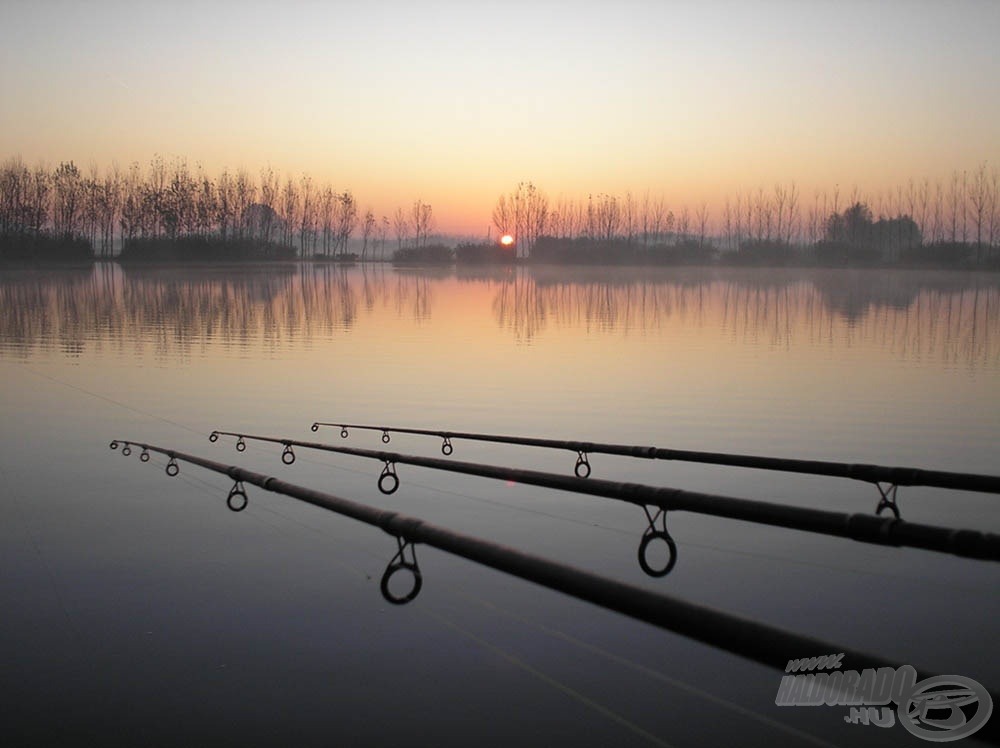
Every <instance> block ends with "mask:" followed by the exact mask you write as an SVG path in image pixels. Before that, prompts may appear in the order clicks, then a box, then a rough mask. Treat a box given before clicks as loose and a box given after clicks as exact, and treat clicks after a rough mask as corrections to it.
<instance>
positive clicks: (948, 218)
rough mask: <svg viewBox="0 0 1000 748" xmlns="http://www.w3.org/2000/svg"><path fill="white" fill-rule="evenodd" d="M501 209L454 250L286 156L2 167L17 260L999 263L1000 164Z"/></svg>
mask: <svg viewBox="0 0 1000 748" xmlns="http://www.w3.org/2000/svg"><path fill="white" fill-rule="evenodd" d="M842 203H843V205H842ZM876 216H877V217H876ZM492 222H493V226H494V227H495V228H496V229H497V231H498V237H504V236H508V235H509V236H510V237H512V239H513V244H512V245H510V246H509V247H507V246H501V245H500V244H499V243H498V242H496V241H493V240H491V239H486V240H484V241H482V242H473V243H464V244H459V245H458V246H454V247H453V246H451V245H449V244H447V243H444V242H440V241H437V240H436V237H434V236H433V234H432V231H433V228H434V214H433V209H432V207H431V206H430V205H429V204H427V203H424V202H422V201H421V200H419V199H418V200H416V201H414V202H413V204H412V205H411V206H410V207H408V208H405V209H404V208H402V207H400V208H397V209H396V210H395V212H394V213H393V215H392V216H391V217H389V216H381V217H376V215H375V214H374V212H373V211H372V210H368V209H366V210H363V209H361V208H360V207H359V203H358V201H357V199H356V198H355V197H354V195H353V194H352V193H351V191H350V190H345V191H338V190H334V189H333V188H332V187H331V186H330V185H328V184H327V185H320V184H317V183H315V182H313V180H312V178H311V177H309V176H308V175H302V176H300V177H298V178H293V177H291V176H286V177H281V176H280V175H279V174H277V173H276V172H274V171H273V170H272V169H270V168H266V169H263V170H262V171H261V172H260V174H259V176H258V177H256V178H255V177H253V176H251V175H250V174H249V173H248V172H247V171H246V170H243V169H241V170H238V171H236V172H229V171H228V170H224V171H223V172H222V173H221V174H219V175H218V176H215V177H211V176H209V175H208V174H206V173H205V171H204V170H203V169H202V168H201V167H200V166H199V167H195V168H193V169H192V168H190V167H189V166H188V164H187V162H186V161H185V160H184V159H180V158H178V159H174V160H172V161H167V160H164V159H163V158H160V157H156V158H154V159H153V160H152V161H151V162H150V163H149V164H148V166H147V167H145V168H143V167H141V166H140V165H139V164H132V165H131V166H130V167H129V168H127V169H125V170H122V169H120V168H118V167H117V166H112V167H111V168H110V169H109V170H106V171H104V172H103V173H102V172H100V171H99V170H98V169H97V167H96V166H95V167H91V168H90V169H89V170H88V171H87V172H86V173H83V172H81V171H80V169H79V168H78V167H77V166H76V165H75V164H74V163H73V162H68V163H60V164H59V166H58V167H57V168H55V169H49V168H46V167H43V166H38V167H35V168H29V167H27V166H26V165H25V164H24V163H23V162H22V161H21V159H19V158H11V159H8V160H7V161H6V162H5V163H3V164H2V165H0V259H2V260H17V261H31V260H45V259H57V260H85V261H86V260H90V259H92V258H93V257H95V256H97V257H101V258H111V257H115V258H118V259H120V260H121V261H124V262H141V261H150V262H164V261H185V262H186V261H196V260H220V259H222V260H243V259H246V260H268V259H282V260H287V259H292V258H300V259H324V260H355V259H357V260H361V261H368V260H385V259H389V258H388V257H387V255H388V254H390V253H391V259H392V260H393V261H394V262H397V263H402V264H406V263H448V262H458V263H505V262H513V261H515V260H522V261H534V262H552V263H588V264H638V263H651V264H711V263H716V262H718V263H725V264H744V265H754V264H768V265H784V264H793V265H794V264H821V265H895V264H922V265H944V266H965V267H996V266H998V264H1000V172H998V171H997V169H996V168H994V169H992V170H988V169H987V167H986V165H985V164H983V165H981V166H980V167H979V168H978V169H977V170H975V171H974V172H972V173H971V174H970V173H966V172H962V173H958V172H956V173H955V174H954V175H953V176H952V178H951V180H950V181H949V182H948V183H947V184H943V183H940V182H939V183H935V184H931V183H930V182H929V181H927V180H925V181H924V182H920V183H918V182H912V181H911V182H909V183H908V184H907V185H906V187H901V188H898V189H896V190H895V191H892V192H890V193H885V194H881V195H876V196H875V197H874V198H869V197H865V196H863V195H861V194H860V193H859V192H857V191H856V190H855V191H854V192H853V193H852V194H851V195H850V197H849V199H847V200H842V198H841V195H840V193H839V191H836V190H835V191H834V192H833V193H830V194H828V193H824V192H816V193H815V194H814V195H813V196H812V201H811V203H810V204H808V205H805V204H803V200H802V198H801V195H800V194H799V192H798V189H797V188H796V186H795V185H794V184H791V185H787V186H785V185H777V186H775V187H774V189H773V190H771V191H765V190H764V189H758V190H757V191H756V192H749V193H744V194H737V195H736V197H735V198H734V199H727V200H726V202H725V205H724V207H723V210H722V211H721V212H719V211H716V212H713V211H710V210H709V207H708V206H707V205H706V204H702V205H700V206H698V207H697V208H696V209H695V210H693V211H692V210H691V209H689V208H688V207H687V206H680V207H678V208H677V209H676V210H675V209H672V208H671V207H670V206H668V205H667V203H666V202H665V200H664V199H663V198H656V197H653V196H651V195H649V194H648V193H647V194H645V195H644V196H642V197H636V196H634V195H633V194H631V193H626V194H625V195H624V196H617V195H609V194H598V195H596V196H594V195H591V196H588V197H587V198H586V199H585V200H573V199H562V198H560V199H559V200H557V201H551V200H549V198H548V197H547V196H546V195H545V193H544V192H543V191H542V190H540V189H539V188H537V187H536V186H535V185H534V184H532V183H530V182H523V183H521V184H519V185H517V187H516V189H514V190H513V191H511V192H510V193H508V194H506V195H501V196H500V197H499V199H498V200H497V202H496V204H495V206H494V209H493V212H492ZM390 234H391V235H392V238H393V241H392V242H391V244H392V245H393V246H391V247H390V246H388V245H389V244H390V239H389V237H390ZM432 238H434V239H435V240H434V241H431V239H432Z"/></svg>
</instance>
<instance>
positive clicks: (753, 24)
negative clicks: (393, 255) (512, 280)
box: [0, 0, 1000, 234]
mask: <svg viewBox="0 0 1000 748" xmlns="http://www.w3.org/2000/svg"><path fill="white" fill-rule="evenodd" d="M997 28H1000V4H997V3H992V2H976V1H975V0H956V1H955V2H949V3H940V2H929V1H928V2H922V1H921V0H913V1H912V2H905V3H886V2H853V3H834V2H830V3H826V2H810V3H797V2H780V1H777V0H775V1H774V2H757V3H728V2H705V3H697V4H695V3H660V2H622V3H614V4H612V3H596V2H580V3H575V4H574V5H573V12H572V13H570V12H568V10H567V6H566V5H565V4H561V3H555V2H535V3H531V4H528V3H521V2H518V1H517V0H513V1H512V2H506V3H491V2H483V3H460V2H429V3H421V4H419V5H417V4H412V3H403V2H372V3H368V4H365V7H364V8H359V7H355V4H346V3H308V2H295V1H292V2H288V3H284V4H280V5H273V4H268V3H258V2H241V3H235V2H208V3H195V2H178V3H172V4H161V5H151V4H145V3H117V2H96V3H89V4H77V3H68V2H67V3H64V2H51V3H40V4H28V3H6V4H4V6H3V7H2V8H0V89H2V91H3V99H4V105H3V107H0V156H3V157H6V156H12V155H21V156H22V157H24V158H25V159H26V160H28V161H29V162H32V163H33V162H35V161H38V160H44V161H46V162H48V163H50V164H56V163H58V162H59V161H61V160H74V161H76V163H77V164H78V165H81V166H86V165H88V164H90V163H91V162H96V163H97V164H98V165H99V166H101V167H104V166H107V165H110V164H111V162H112V161H118V162H119V163H122V164H126V163H129V162H131V161H133V160H137V161H140V162H142V163H145V162H148V161H149V160H150V158H152V156H153V155H154V154H161V155H164V156H167V157H170V156H183V157H185V158H187V159H188V160H189V162H191V163H196V162H200V163H202V164H204V166H205V167H206V168H207V169H208V170H209V172H210V173H217V172H218V171H220V170H221V169H222V168H224V167H228V168H232V169H235V168H240V167H246V168H248V169H249V170H251V171H252V172H256V171H258V170H259V169H260V168H261V167H262V166H265V165H270V166H272V167H274V168H275V169H276V170H278V171H280V172H282V173H284V174H294V175H298V174H299V173H301V172H308V173H309V174H311V175H312V176H313V178H314V179H316V180H317V181H320V182H329V183H331V184H332V185H333V186H334V187H335V188H337V189H350V190H352V191H353V192H354V193H355V195H357V197H358V198H359V200H360V202H361V204H362V206H371V207H372V208H374V209H375V211H376V213H378V214H385V215H391V213H392V212H393V211H394V209H395V207H396V206H398V205H403V206H409V205H410V204H411V203H412V202H413V201H414V200H416V199H421V200H423V201H424V202H428V203H430V204H431V205H433V206H434V213H435V216H436V218H437V225H438V228H439V229H441V230H445V231H449V232H463V233H470V234H483V233H485V231H486V230H487V227H488V225H489V222H490V211H491V209H492V206H493V203H494V202H495V200H496V198H497V196H498V195H499V194H501V193H503V192H507V191H509V190H511V189H513V188H514V187H515V186H516V184H517V183H518V182H519V181H528V180H530V181H533V182H534V183H535V184H536V185H538V186H539V187H541V188H542V189H543V190H544V191H545V192H546V193H547V194H548V195H549V196H550V197H552V198H557V197H559V196H560V195H562V196H566V197H574V198H585V197H586V195H587V194H589V193H598V192H606V193H618V194H622V193H624V192H625V191H626V190H632V191H633V192H635V193H637V194H641V193H643V192H645V191H646V190H649V191H650V192H652V193H653V194H655V195H662V196H664V197H665V198H666V199H667V201H668V202H669V203H670V204H671V206H672V207H675V208H677V207H679V206H681V205H684V204H686V205H688V206H690V207H691V208H694V207H695V206H697V205H699V204H700V203H702V202H707V203H709V204H710V205H713V206H717V208H716V209H717V210H718V209H720V208H721V205H722V203H723V201H724V200H725V198H726V196H727V195H728V196H732V195H734V194H735V192H736V191H737V190H744V191H746V190H753V189H756V188H757V187H760V186H763V187H764V188H765V189H770V188H771V187H772V186H773V185H774V184H775V183H776V182H783V183H788V182H790V181H795V182H796V183H797V184H798V185H799V187H800V190H801V192H802V194H803V195H808V196H811V194H812V192H813V191H814V190H815V189H817V188H822V189H827V190H832V189H833V188H834V187H835V186H837V185H839V186H840V188H841V189H842V190H843V191H849V190H850V189H851V188H852V187H853V186H855V185H857V186H858V187H859V188H860V189H861V190H862V191H864V192H866V193H869V194H873V193H877V192H879V191H884V190H887V189H892V188H893V187H895V186H897V185H900V184H905V183H906V181H907V180H909V179H911V178H913V179H918V180H920V179H924V178H929V179H931V180H932V181H934V180H937V179H947V178H948V176H949V175H950V174H951V172H952V171H953V170H956V169H957V170H963V169H964V170H973V169H975V168H977V167H978V166H979V165H980V164H981V163H983V162H984V161H985V162H988V163H989V164H991V165H997V164H1000V138H997V137H996V125H995V123H996V122H998V121H1000V96H998V95H997V89H996V81H997V80H1000V56H998V55H996V54H995V40H994V39H993V38H991V35H995V31H996V29H997ZM888 29H891V33H888V31H887V30H888Z"/></svg>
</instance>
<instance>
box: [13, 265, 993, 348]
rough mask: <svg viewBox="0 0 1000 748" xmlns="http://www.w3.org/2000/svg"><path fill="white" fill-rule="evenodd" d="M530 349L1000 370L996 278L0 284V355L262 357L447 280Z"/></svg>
mask: <svg viewBox="0 0 1000 748" xmlns="http://www.w3.org/2000/svg"><path fill="white" fill-rule="evenodd" d="M456 284H457V285H458V286H462V287H467V286H470V285H471V286H472V287H474V289H481V294H479V295H480V296H481V297H482V298H483V299H484V303H487V302H488V303H489V305H490V313H491V314H492V318H493V320H494V321H495V322H496V324H497V325H498V326H499V327H500V329H501V330H504V331H506V332H508V333H509V334H510V335H513V336H514V337H515V339H516V340H518V341H520V342H523V343H526V344H532V343H536V342H539V341H540V340H542V338H543V336H545V335H548V334H556V332H557V331H558V330H560V329H564V328H573V329H577V330H582V331H584V332H586V333H588V334H595V335H629V334H644V333H647V332H651V331H663V330H665V329H666V328H668V327H671V328H674V327H677V328H684V329H686V330H694V331H697V332H699V333H701V332H705V333H711V332H713V331H715V334H718V333H719V332H721V333H722V334H724V335H725V337H726V338H728V339H729V340H730V341H734V342H745V343H752V344H755V345H766V346H770V347H789V346H792V345H794V344H805V345H812V346H823V345H827V346H832V345H837V346H843V345H846V346H856V345H872V346H876V347H878V348H881V349H888V350H890V351H891V352H892V353H893V354H894V355H895V356H898V357H903V358H921V357H930V358H933V359H935V360H939V361H941V362H943V363H950V364H958V363H964V364H966V365H972V366H990V367H996V366H998V365H1000V347H998V344H997V337H998V331H1000V275H997V274H989V273H930V272H919V271H899V270H895V271H880V270H804V269H798V270H797V269H775V270H767V269H753V270H750V269H723V268H672V269H665V268H646V269H641V268H584V269H567V268H561V267H559V268H557V267H537V268H536V267H531V268H510V267H507V268H490V267H482V268H459V269H458V270H457V271H455V270H451V269H447V268H445V269H435V270H432V271H423V270H419V269H410V270H396V269H392V268H389V267H387V266H381V265H375V266H366V267H364V268H345V267H342V266H337V265H330V264H301V265H296V264H289V265H267V266H256V267H255V266H250V267H242V266H241V267H233V266H217V267H213V266H207V267H199V268H155V269H153V268H137V269H129V270H127V271H125V270H122V269H121V268H119V267H118V266H116V265H112V264H98V265H96V266H95V267H94V268H92V269H91V268H87V269H73V270H44V271H42V270H37V271H36V270H17V271H9V272H5V273H4V275H3V277H2V278H0V305H2V308H3V314H2V315H0V353H2V354H4V355H13V356H23V357H27V356H30V355H31V353H32V352H33V351H34V350H36V349H40V348H44V349H51V350H58V351H60V352H61V353H62V354H64V355H66V356H77V355H80V353H81V352H82V351H84V350H85V349H86V348H87V346H93V347H95V348H97V349H101V348H103V347H105V346H108V347H111V348H112V349H117V350H118V351H119V352H128V351H129V349H130V348H131V347H134V346H135V345H137V344H143V345H149V346H152V347H153V349H154V350H155V352H156V354H157V355H158V356H164V357H165V356H175V355H178V354H180V355H182V356H189V355H192V354H193V353H195V352H196V351H197V350H199V349H203V348H205V347H206V346H209V345H221V346H224V347H233V348H237V349H240V348H246V347H248V346H251V345H252V346H260V347H261V348H262V349H263V350H264V351H265V352H267V351H269V350H270V351H272V352H273V351H274V350H277V349H279V348H281V347H284V346H287V345H289V344H290V343H291V342H293V341H300V342H301V341H306V342H308V341H310V340H311V339H313V338H316V337H322V338H329V337H332V336H335V335H336V334H338V332H343V331H348V330H351V329H353V328H355V327H356V326H357V325H358V324H361V323H363V322H366V321H370V320H372V319H374V318H375V317H376V315H377V314H378V313H379V311H380V310H386V311H387V312H388V311H391V312H393V313H394V314H395V316H396V317H397V318H400V319H403V320H407V319H408V320H411V321H413V322H415V323H422V322H425V321H428V320H431V319H432V318H433V315H434V306H435V299H436V298H438V295H442V296H441V298H444V296H443V295H445V294H448V293H450V292H451V290H450V289H452V288H453V287H454V286H455V285H456Z"/></svg>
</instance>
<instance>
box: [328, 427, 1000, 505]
mask: <svg viewBox="0 0 1000 748" xmlns="http://www.w3.org/2000/svg"><path fill="white" fill-rule="evenodd" d="M320 426H333V427H336V428H339V429H340V436H341V437H342V438H344V439H346V438H347V437H348V435H349V429H361V430H366V431H381V432H382V443H383V444H388V443H389V441H390V436H389V435H390V434H393V433H395V434H418V435H422V436H436V437H439V438H441V439H443V440H444V441H443V442H442V444H441V452H442V453H443V454H444V455H445V456H446V457H447V456H449V455H450V454H451V453H452V452H453V450H454V447H453V446H452V443H451V440H452V439H467V440H473V441H484V442H493V443H498V444H517V445H521V446H526V447H546V448H549V449H567V450H569V451H571V452H576V453H577V458H576V465H575V466H574V467H573V472H574V473H576V476H577V477H578V478H587V477H589V476H590V461H589V459H588V457H587V456H588V455H589V454H608V455H621V456H625V457H638V458H642V459H647V460H677V461H682V462H701V463H708V464H713V465H729V466H732V467H747V468H756V469H759V470H777V471H781V472H786V473H806V474H809V475H826V476H831V477H836V478H851V479H853V480H859V481H863V482H865V483H873V484H875V486H876V488H877V489H878V491H879V494H880V497H881V498H880V499H879V503H878V507H877V508H876V510H875V513H876V514H881V513H882V510H883V509H889V510H890V511H891V512H892V513H893V514H894V515H895V516H896V517H897V518H898V517H899V516H900V515H899V506H898V504H897V503H896V492H897V489H898V487H899V486H931V487H935V488H951V489H957V490H960V491H981V492H984V493H1000V476H995V475H978V474H974V473H955V472H947V471H942V470H923V469H921V468H908V467H887V466H883V465H866V464H852V463H845V462H826V461H822V460H794V459H787V458H782V457H762V456H758V455H741V454H728V453H725V452H696V451H691V450H684V449H664V448H661V447H640V446H629V445H625V444H596V443H593V442H580V441H562V440H558V439H536V438H533V437H523V436H501V435H497V434H477V433H471V432H461V431H435V430H431V429H408V428H396V427H394V426H368V425H360V424H342V423H323V422H320V421H317V422H315V423H313V425H312V430H313V431H314V432H315V431H318V430H319V427H320ZM883 483H884V484H886V485H885V486H883V485H882V484H883Z"/></svg>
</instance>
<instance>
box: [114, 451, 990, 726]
mask: <svg viewBox="0 0 1000 748" xmlns="http://www.w3.org/2000/svg"><path fill="white" fill-rule="evenodd" d="M110 446H111V449H117V448H118V447H119V446H121V447H122V450H121V451H122V454H125V455H128V454H130V453H131V449H132V447H136V448H139V449H141V450H142V452H141V453H140V459H142V460H143V462H148V461H149V453H150V452H157V453H159V454H162V455H165V456H166V457H168V458H169V461H168V462H167V466H166V473H167V475H170V476H176V475H177V474H178V473H179V472H180V467H179V464H178V462H179V461H184V462H188V463H191V464H192V465H198V466H200V467H203V468H205V469H207V470H212V471H214V472H216V473H221V474H223V475H226V476H228V477H229V478H231V479H232V480H233V481H234V483H233V487H232V488H231V489H230V491H229V496H228V498H227V500H226V503H227V505H228V506H229V508H230V509H231V510H233V511H236V512H238V511H242V510H243V509H245V508H246V507H247V503H248V500H247V496H246V489H245V487H244V484H245V483H250V484H252V485H255V486H258V487H260V488H263V489H264V490H266V491H271V492H274V493H278V494H283V495H285V496H289V497H291V498H294V499H298V500H300V501H304V502H307V503H309V504H313V505H314V506H318V507H320V508H322V509H327V510H329V511H332V512H335V513H336V514H340V515H343V516H345V517H350V518H352V519H355V520H358V521H360V522H363V523H365V524H368V525H372V526H374V527H379V528H381V529H382V530H384V531H385V532H386V533H388V534H389V535H391V536H393V537H394V538H395V539H396V544H397V547H398V549H399V550H398V551H397V553H396V555H395V556H394V557H393V558H392V560H390V562H389V565H388V566H387V567H386V571H385V574H384V575H383V577H382V583H381V591H382V594H383V595H384V596H385V598H386V600H387V601H389V602H391V603H395V604H404V603H408V602H410V601H412V600H413V599H414V598H416V596H417V595H418V594H419V592H420V589H421V586H422V575H421V572H420V568H419V566H418V564H417V561H416V555H415V553H413V546H414V545H415V544H417V543H425V544H427V545H429V546H433V547H435V548H438V549H439V550H442V551H445V552H447V553H451V554H453V555H456V556H460V557H461V558H465V559H467V560H469V561H473V562H475V563H478V564H482V565H484V566H488V567H490V568H493V569H496V570H498V571H502V572H505V573H507V574H511V575H513V576H516V577H519V578H521V579H525V580H527V581H529V582H534V583H536V584H539V585H541V586H543V587H547V588H549V589H552V590H555V591H557V592H562V593H565V594H567V595H570V596H571V597H575V598H578V599H580V600H585V601H587V602H590V603H593V604H595V605H599V606H601V607H603V608H607V609H609V610H613V611H616V612H618V613H622V614H624V615H626V616H629V617H631V618H634V619H636V620H639V621H644V622H646V623H649V624H652V625H653V626H656V627H658V628H661V629H664V630H666V631H670V632H673V633H675V634H680V635H681V636H685V637H687V638H689V639H693V640H695V641H698V642H701V643H703V644H708V645H710V646H713V647H717V648H719V649H723V650H725V651H727V652H731V653H733V654H736V655H739V656H741V657H745V658H746V659H748V660H752V661H754V662H758V663H761V664H763V665H767V666H769V667H776V668H779V669H786V664H787V663H788V661H789V660H790V659H792V658H795V657H800V656H806V655H812V654H813V653H816V654H817V655H820V654H826V653H841V652H842V653H844V655H843V659H844V664H845V666H849V667H851V668H853V669H855V670H859V671H860V670H862V669H863V668H880V667H893V668H895V667H896V666H897V665H898V664H899V663H898V662H892V661H889V660H887V659H885V658H883V657H876V656H874V655H871V654H868V653H866V652H861V651H858V650H853V649H849V648H846V647H842V646H840V645H838V644H834V643H831V642H827V641H823V640H821V639H816V638H814V637H809V636H802V635H800V634H796V633H794V632H791V631H787V630H785V629H781V628H778V627H775V626H771V625H768V624H764V623H760V622H758V621H754V620H751V619H747V618H743V617H740V616H737V615H733V614H731V613H725V612H723V611H719V610H715V609H713V608H709V607H706V606H702V605H697V604H695V603H691V602H688V601H686V600H681V599H679V598H676V597H672V596H669V595H664V594H662V593H658V592H652V591H650V590H647V589H643V588H641V587H636V586H634V585H630V584H627V583H625V582H619V581H617V580H614V579H610V578H608V577H603V576H600V575H598V574H594V573H592V572H589V571H585V570H583V569H578V568H576V567H574V566H569V565H567V564H563V563H560V562H557V561H552V560H549V559H547V558H544V557H541V556H536V555H533V554H529V553H525V552H523V551H518V550H515V549H513V548H508V547H506V546H503V545H500V544H498V543H494V542H491V541H488V540H483V539H481V538H476V537H473V536H469V535H465V534H462V533H458V532H455V531H453V530H448V529H446V528H443V527H440V526H437V525H434V524H431V523H429V522H424V521H423V520H421V519H419V518H417V517H410V516H407V515H404V514H400V513H398V512H393V511H387V510H383V509H377V508H375V507H372V506H368V505H365V504H359V503H356V502H353V501H349V500H348V499H344V498H340V497H338V496H335V495H333V494H329V493H324V492H321V491H316V490H314V489H311V488H306V487H303V486H299V485H296V484H293V483H288V482H286V481H283V480H280V479H278V478H275V477H271V476H266V475H263V474H261V473H255V472H251V471H249V470H246V469H244V468H241V467H238V466H236V465H224V464H222V463H219V462H214V461H212V460H207V459H204V458H202V457H197V456H195V455H190V454H185V453H183V452H178V451H175V450H171V449H164V448H162V447H157V446H154V445H152V444H143V443H140V442H130V441H125V440H120V439H119V440H115V441H113V442H111V445H110ZM234 497H235V499H234ZM407 548H409V549H410V551H411V554H410V557H409V558H410V560H406V557H405V556H404V554H403V552H404V550H405V549H407ZM400 570H406V571H408V572H409V573H410V574H411V575H412V577H413V580H414V582H413V588H412V589H411V590H410V592H409V593H408V594H406V595H402V596H400V595H395V594H393V593H392V592H391V591H390V590H389V578H390V577H392V576H393V574H395V573H397V572H399V571H400ZM921 672H926V671H923V670H922V671H921ZM980 708H982V707H980Z"/></svg>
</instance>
